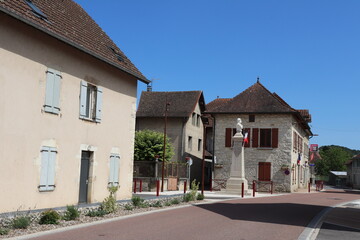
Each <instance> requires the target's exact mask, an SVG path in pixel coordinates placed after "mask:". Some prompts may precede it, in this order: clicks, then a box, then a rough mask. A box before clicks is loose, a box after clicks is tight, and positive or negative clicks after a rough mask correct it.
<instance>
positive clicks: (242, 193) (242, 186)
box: [241, 183, 244, 198]
mask: <svg viewBox="0 0 360 240" xmlns="http://www.w3.org/2000/svg"><path fill="white" fill-rule="evenodd" d="M241 197H242V198H244V183H241Z"/></svg>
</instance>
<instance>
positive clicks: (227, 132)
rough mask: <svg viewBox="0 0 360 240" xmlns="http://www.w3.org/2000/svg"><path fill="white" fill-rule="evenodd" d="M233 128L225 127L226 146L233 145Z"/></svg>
mask: <svg viewBox="0 0 360 240" xmlns="http://www.w3.org/2000/svg"><path fill="white" fill-rule="evenodd" d="M231 134H232V128H226V129H225V147H231V138H232V135H231Z"/></svg>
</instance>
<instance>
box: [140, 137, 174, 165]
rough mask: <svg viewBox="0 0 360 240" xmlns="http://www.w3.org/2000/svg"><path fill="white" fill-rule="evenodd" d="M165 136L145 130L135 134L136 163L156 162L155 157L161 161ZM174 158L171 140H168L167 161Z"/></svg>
mask: <svg viewBox="0 0 360 240" xmlns="http://www.w3.org/2000/svg"><path fill="white" fill-rule="evenodd" d="M163 146H164V134H163V133H160V132H156V131H152V130H143V131H139V132H136V133H135V149H134V160H135V161H155V156H156V155H158V156H159V160H160V161H162V158H163V150H164V148H163ZM173 156H174V150H173V147H172V145H171V143H170V139H169V138H168V137H167V138H166V152H165V161H170V160H171V158H172V157H173Z"/></svg>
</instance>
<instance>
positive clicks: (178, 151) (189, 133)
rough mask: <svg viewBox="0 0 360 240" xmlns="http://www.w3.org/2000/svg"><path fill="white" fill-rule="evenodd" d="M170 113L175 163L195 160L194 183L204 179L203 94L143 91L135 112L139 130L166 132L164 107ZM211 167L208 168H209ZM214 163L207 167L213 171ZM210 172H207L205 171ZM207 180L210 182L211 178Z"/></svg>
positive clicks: (171, 139) (168, 120)
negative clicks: (202, 174)
mask: <svg viewBox="0 0 360 240" xmlns="http://www.w3.org/2000/svg"><path fill="white" fill-rule="evenodd" d="M166 103H168V111H167V128H166V129H167V131H166V133H167V136H168V137H169V138H170V141H171V143H172V145H173V147H174V153H175V155H174V157H173V159H172V161H173V162H185V159H186V158H187V157H190V158H191V159H192V161H193V165H192V166H191V174H190V177H191V180H193V179H196V180H197V181H200V180H201V166H202V165H201V164H202V158H203V144H204V142H203V141H204V124H203V120H202V118H201V116H202V113H203V112H204V110H205V101H204V96H203V93H202V91H179V92H153V91H147V92H142V94H141V97H140V102H139V107H138V109H137V113H136V130H137V131H139V130H145V129H150V130H154V131H157V132H161V133H162V132H164V119H165V106H166ZM208 165H209V166H208ZM210 167H211V164H210V163H209V164H207V168H208V169H210ZM206 172H208V171H206ZM209 178H210V176H209V177H207V179H209Z"/></svg>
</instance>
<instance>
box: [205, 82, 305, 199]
mask: <svg viewBox="0 0 360 240" xmlns="http://www.w3.org/2000/svg"><path fill="white" fill-rule="evenodd" d="M206 109H207V110H206V113H207V114H209V115H210V116H211V117H212V119H213V120H212V121H213V129H212V130H211V131H212V132H213V134H212V141H213V147H214V149H213V151H212V154H213V156H214V173H213V179H214V183H215V184H216V181H223V182H224V180H226V179H228V178H229V169H230V167H231V166H230V164H231V152H232V151H231V147H232V136H233V134H234V133H235V130H234V126H235V124H236V119H237V118H241V119H242V124H243V126H244V134H245V132H246V133H247V134H248V140H249V141H248V143H246V144H245V146H244V147H245V152H244V154H245V177H246V179H247V180H248V182H249V184H251V183H252V182H253V180H256V181H258V182H259V183H266V182H269V181H273V184H274V188H275V190H276V191H285V192H292V191H296V190H297V189H298V188H304V187H306V186H307V183H308V181H309V177H310V174H309V167H308V157H309V151H308V150H309V147H308V145H309V137H310V136H311V135H312V132H311V130H310V127H309V125H308V123H309V122H310V121H311V116H310V114H309V111H308V110H295V109H293V108H292V107H291V106H290V105H288V104H287V103H286V102H285V101H284V100H283V99H281V98H280V97H279V96H278V95H277V94H276V93H271V92H270V91H269V90H267V89H266V88H265V87H264V86H263V85H262V84H261V83H260V82H259V80H258V81H257V82H256V83H255V84H254V85H252V86H251V87H249V88H248V89H246V90H245V91H243V92H242V93H240V94H239V95H237V96H235V97H234V98H228V99H221V98H218V99H215V100H213V101H212V102H210V103H209V104H207V106H206ZM207 142H209V141H207ZM223 187H224V186H223ZM250 187H251V186H250Z"/></svg>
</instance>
